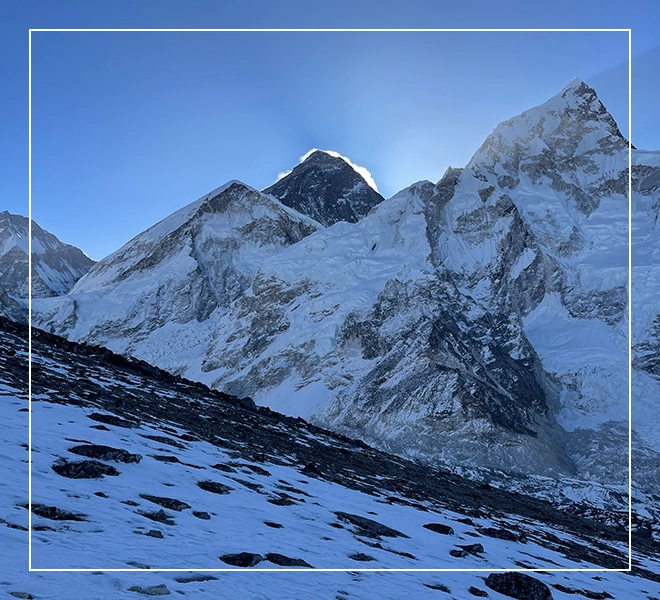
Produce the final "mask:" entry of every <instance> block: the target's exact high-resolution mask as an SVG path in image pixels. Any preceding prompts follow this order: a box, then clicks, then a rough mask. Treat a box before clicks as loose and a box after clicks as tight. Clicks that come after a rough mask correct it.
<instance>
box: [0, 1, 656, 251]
mask: <svg viewBox="0 0 660 600" xmlns="http://www.w3.org/2000/svg"><path fill="white" fill-rule="evenodd" d="M462 4H463V6H458V7H456V6H455V7H451V8H450V5H449V4H447V3H445V2H409V3H406V4H405V5H404V4H391V3H380V4H378V5H376V4H374V3H364V2H363V3H360V2H350V3H348V2H333V3H332V4H330V3H315V2H309V1H308V2H304V3H303V2H281V3H274V2H254V1H249V0H247V1H244V2H241V3H234V2H222V3H218V2H205V1H204V2H202V1H197V2H172V1H167V0H158V1H140V0H136V1H132V2H123V1H121V0H115V1H113V2H108V1H105V2H104V1H99V2H82V1H81V2H72V1H66V0H62V1H60V2H56V3H54V2H46V1H44V2H37V1H34V0H32V1H26V2H24V3H15V4H14V5H12V6H10V7H9V8H8V7H7V4H4V5H3V10H4V15H0V21H1V22H2V31H1V32H0V33H1V34H2V36H1V37H0V50H1V52H0V72H1V73H2V76H3V82H4V88H5V90H4V91H5V93H4V95H5V101H6V102H5V110H3V111H2V117H1V121H0V135H2V139H3V142H4V143H3V145H2V150H1V152H2V154H1V155H0V186H1V187H0V199H1V202H0V210H3V209H8V210H10V211H12V212H17V213H21V214H26V213H27V168H26V164H27V161H26V158H27V93H26V92H27V30H28V28H46V27H48V28H63V27H70V28H83V27H95V28H111V27H130V28H133V27H146V28H151V27H167V28H170V27H171V28H178V27H186V28H199V27H204V28H209V27H227V28H233V27H255V28H257V27H366V28H376V27H397V28H399V27H411V28H419V27H434V28H435V27H438V28H440V27H442V28H457V27H516V28H517V27H520V28H526V27H535V28H536V27H566V28H573V27H587V28H595V27H616V28H619V27H621V28H623V27H632V28H633V117H634V118H633V143H635V145H637V146H638V147H641V148H649V149H655V148H660V135H659V131H658V129H659V127H658V124H659V119H658V109H657V106H658V105H659V103H658V95H659V94H658V91H659V85H658V78H657V73H658V72H660V46H659V45H658V44H659V43H660V36H659V34H658V32H657V27H656V24H657V23H658V22H660V18H659V17H660V3H656V2H648V3H643V2H640V3H636V4H634V5H633V7H632V8H631V10H630V12H629V13H628V14H627V15H624V14H622V13H621V7H620V3H618V2H608V1H604V2H597V3H595V2H594V3H581V4H579V3H575V2H563V1H560V2H556V3H554V4H553V7H552V10H551V11H548V10H547V9H544V10H543V12H540V9H537V8H534V7H531V6H528V5H527V4H525V5H523V4H522V3H501V2H500V3H497V9H496V8H495V7H493V6H491V4H492V3H489V4H486V3H481V2H470V3H462ZM376 6H378V8H377V10H376V9H375V7H376ZM627 44H628V39H627V34H622V33H593V32H588V33H457V32H451V33H376V32H370V33H238V32H232V33H155V32H146V33H111V32H101V33H91V32H90V33H80V32H37V33H33V60H32V69H33V119H32V126H33V178H32V183H33V217H34V218H35V220H36V221H37V222H39V223H40V225H42V226H43V227H45V228H46V229H48V230H50V231H52V232H53V233H55V234H56V235H57V236H58V237H60V238H61V239H62V240H64V241H66V242H69V243H73V244H75V245H77V246H79V247H80V248H82V249H83V250H84V251H85V252H87V254H89V255H90V256H91V257H92V258H95V259H99V258H102V257H103V256H104V255H106V254H108V253H110V252H112V251H113V250H116V249H117V248H118V247H119V246H120V245H121V244H123V243H124V242H126V241H127V240H128V239H129V238H131V237H132V236H134V235H135V234H137V233H139V232H140V231H142V230H143V229H145V228H146V227H148V226H150V225H152V224H153V223H155V222H156V221H157V220H159V219H161V218H163V217H165V216H167V215H168V214H169V213H171V212H173V211H174V210H176V209H177V208H180V207H181V206H183V205H184V204H187V203H188V202H191V201H193V200H194V199H196V198H197V197H199V196H201V195H202V194H204V193H206V192H207V191H209V190H210V189H212V188H214V187H217V186H219V185H221V184H222V183H224V182H225V181H227V180H229V179H240V180H242V181H244V182H245V183H247V184H249V185H252V186H254V187H257V188H263V187H266V186H268V185H270V184H271V183H272V182H273V181H274V180H275V179H276V177H277V175H278V173H280V172H282V171H285V170H288V169H291V168H292V167H293V166H294V165H295V164H296V163H297V161H298V158H299V157H300V156H301V155H302V154H304V153H305V152H306V151H307V150H309V149H310V148H313V147H318V148H324V149H332V150H336V151H338V152H340V153H341V154H344V155H346V156H348V157H349V158H351V160H353V161H354V162H356V163H357V164H360V165H362V166H365V167H366V168H368V169H369V170H370V171H371V173H372V175H373V177H374V179H375V180H376V183H377V184H378V186H379V189H380V191H381V193H382V194H383V195H385V196H386V197H388V196H391V195H392V194H394V193H396V192H397V191H399V190H400V189H402V188H403V187H405V186H407V185H409V184H410V183H413V182H414V181H417V180H420V179H430V180H433V181H436V180H437V179H439V178H440V177H441V175H442V173H443V172H444V171H445V169H446V168H447V167H448V166H450V165H451V166H463V165H464V164H465V163H466V162H467V161H468V160H469V158H470V156H471V155H472V153H473V152H474V151H476V149H477V148H478V147H479V145H480V144H481V143H482V141H483V139H484V138H485V137H486V136H487V135H488V134H489V133H490V132H491V131H492V129H493V128H494V127H495V126H496V125H497V124H498V123H499V122H500V121H502V120H504V119H507V118H509V117H511V116H513V115H515V114H518V113H520V112H521V111H523V110H525V109H527V108H530V107H532V106H535V105H537V104H540V103H542V102H544V101H545V100H547V99H548V98H549V97H551V96H552V95H554V94H556V93H558V92H559V91H560V90H561V88H562V87H564V86H565V85H566V84H567V83H568V82H569V81H570V80H572V79H573V78H574V77H580V78H582V79H584V80H585V81H587V83H589V84H590V85H592V86H594V87H595V88H596V90H597V91H598V93H599V95H600V97H601V99H602V100H603V102H604V103H605V105H606V106H607V107H608V108H609V110H610V111H611V112H612V114H613V115H614V117H615V118H616V119H617V121H618V122H619V125H620V127H621V129H622V131H623V132H624V134H627V118H628V98H627V78H628V73H627Z"/></svg>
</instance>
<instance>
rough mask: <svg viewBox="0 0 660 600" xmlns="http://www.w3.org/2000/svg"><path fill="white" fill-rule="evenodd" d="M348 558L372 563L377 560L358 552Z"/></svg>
mask: <svg viewBox="0 0 660 600" xmlns="http://www.w3.org/2000/svg"><path fill="white" fill-rule="evenodd" d="M348 558H350V559H351V560H357V561H359V562H371V561H373V560H376V559H375V558H374V557H373V556H369V555H368V554H364V553H363V552H356V553H355V554H349V555H348Z"/></svg>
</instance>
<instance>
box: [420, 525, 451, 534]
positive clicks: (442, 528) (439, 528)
mask: <svg viewBox="0 0 660 600" xmlns="http://www.w3.org/2000/svg"><path fill="white" fill-rule="evenodd" d="M424 529H430V530H431V531H435V532H436V533H442V534H443V535H454V530H453V529H452V528H451V527H449V525H443V524H442V523H427V524H426V525H424Z"/></svg>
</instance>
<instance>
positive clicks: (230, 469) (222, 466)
mask: <svg viewBox="0 0 660 600" xmlns="http://www.w3.org/2000/svg"><path fill="white" fill-rule="evenodd" d="M211 468H212V469H218V471H224V472H225V473H236V469H234V468H233V467H230V466H229V465H225V464H223V463H218V464H216V465H211Z"/></svg>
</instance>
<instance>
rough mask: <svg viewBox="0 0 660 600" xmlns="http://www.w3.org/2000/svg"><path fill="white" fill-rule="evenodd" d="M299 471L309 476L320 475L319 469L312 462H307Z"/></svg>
mask: <svg viewBox="0 0 660 600" xmlns="http://www.w3.org/2000/svg"><path fill="white" fill-rule="evenodd" d="M300 472H301V473H303V474H304V475H309V476H310V477H313V476H316V477H319V476H320V475H321V471H319V470H318V469H317V468H316V465H315V464H314V463H307V464H306V465H305V467H304V468H303V469H302V470H301V471H300Z"/></svg>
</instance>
